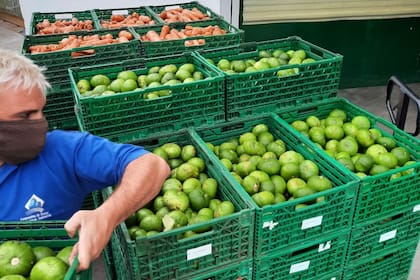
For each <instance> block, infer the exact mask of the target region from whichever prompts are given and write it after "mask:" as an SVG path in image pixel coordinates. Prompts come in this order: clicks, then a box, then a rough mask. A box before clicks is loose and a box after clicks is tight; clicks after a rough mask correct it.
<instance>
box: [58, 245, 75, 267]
mask: <svg viewBox="0 0 420 280" xmlns="http://www.w3.org/2000/svg"><path fill="white" fill-rule="evenodd" d="M72 251H73V246H66V247H64V248H63V249H61V250H60V251H58V253H57V255H55V256H56V257H57V258H59V259H60V260H62V261H63V262H65V263H66V264H67V265H69V258H70V255H71V252H72Z"/></svg>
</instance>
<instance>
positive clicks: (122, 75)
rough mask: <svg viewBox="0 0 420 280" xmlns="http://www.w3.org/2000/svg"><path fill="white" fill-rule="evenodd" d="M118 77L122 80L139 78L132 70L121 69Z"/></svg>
mask: <svg viewBox="0 0 420 280" xmlns="http://www.w3.org/2000/svg"><path fill="white" fill-rule="evenodd" d="M117 79H121V80H124V81H125V80H129V79H131V80H137V74H136V73H135V72H134V71H132V70H126V71H121V72H119V73H118V74H117Z"/></svg>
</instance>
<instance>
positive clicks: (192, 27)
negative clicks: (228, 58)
mask: <svg viewBox="0 0 420 280" xmlns="http://www.w3.org/2000/svg"><path fill="white" fill-rule="evenodd" d="M133 29H134V30H135V32H136V33H137V34H138V36H139V38H140V46H141V50H142V55H143V56H145V57H155V56H164V55H171V54H180V53H183V52H186V51H194V50H197V49H217V48H225V47H227V46H235V45H239V44H240V43H241V41H242V40H243V34H244V32H243V31H242V30H240V29H238V28H236V27H235V26H233V25H231V24H229V23H228V22H226V21H225V20H223V19H217V20H213V21H202V22H176V23H170V24H164V25H156V26H153V27H133Z"/></svg>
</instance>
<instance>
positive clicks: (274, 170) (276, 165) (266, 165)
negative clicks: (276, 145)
mask: <svg viewBox="0 0 420 280" xmlns="http://www.w3.org/2000/svg"><path fill="white" fill-rule="evenodd" d="M257 168H258V169H259V170H261V171H264V172H265V173H267V174H268V175H270V176H271V175H274V174H278V173H279V172H280V162H279V161H278V160H277V159H274V158H269V159H265V160H261V161H260V162H259V163H258V165H257Z"/></svg>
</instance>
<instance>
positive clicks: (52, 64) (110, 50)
mask: <svg viewBox="0 0 420 280" xmlns="http://www.w3.org/2000/svg"><path fill="white" fill-rule="evenodd" d="M72 18H78V19H80V20H91V21H92V22H93V29H92V30H89V31H87V30H81V31H74V32H70V33H61V34H47V35H43V34H37V31H36V25H37V24H39V23H42V21H43V20H49V21H50V22H55V21H57V20H66V21H70V20H71V19H72ZM121 30H127V29H115V30H100V28H99V27H98V26H97V23H96V21H95V15H94V14H93V12H92V11H90V10H89V11H81V12H68V13H34V14H33V16H32V30H31V31H32V35H29V36H26V37H25V40H24V43H23V47H22V53H23V54H24V55H25V56H26V57H28V58H30V59H32V60H33V61H34V62H35V63H36V64H37V65H39V66H42V67H44V68H45V71H44V74H45V76H46V78H47V80H48V82H49V83H50V84H51V88H50V89H49V90H48V92H47V104H46V106H45V108H44V114H45V116H46V118H47V120H48V122H49V127H50V128H51V129H54V128H63V129H75V128H76V129H77V121H76V115H75V113H74V99H73V95H72V91H71V85H70V78H69V75H68V70H67V69H68V68H70V67H80V66H88V65H97V64H103V63H110V62H113V61H114V62H117V61H121V60H125V59H132V58H137V57H138V56H139V54H140V43H139V41H138V40H137V38H134V39H133V40H132V41H129V42H126V43H115V44H109V45H102V46H84V47H79V48H73V49H63V50H58V51H48V52H41V53H31V51H30V48H31V47H33V46H36V45H49V44H57V45H58V44H59V43H60V41H61V40H63V39H64V40H65V39H66V38H68V37H69V36H72V35H74V36H92V35H99V36H102V35H106V34H111V35H112V36H113V37H114V38H116V36H118V32H119V31H121ZM132 34H133V36H135V34H134V32H132Z"/></svg>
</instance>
